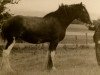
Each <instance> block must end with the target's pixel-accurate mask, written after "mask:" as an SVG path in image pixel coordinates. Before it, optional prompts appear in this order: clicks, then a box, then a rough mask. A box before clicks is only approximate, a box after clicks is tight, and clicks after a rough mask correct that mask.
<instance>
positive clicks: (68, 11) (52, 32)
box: [1, 3, 92, 71]
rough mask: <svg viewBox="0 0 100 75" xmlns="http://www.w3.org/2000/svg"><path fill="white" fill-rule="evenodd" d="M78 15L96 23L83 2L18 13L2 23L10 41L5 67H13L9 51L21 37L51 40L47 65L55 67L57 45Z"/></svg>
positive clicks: (49, 68) (34, 41)
mask: <svg viewBox="0 0 100 75" xmlns="http://www.w3.org/2000/svg"><path fill="white" fill-rule="evenodd" d="M75 19H78V20H79V21H82V22H83V23H87V24H89V25H91V24H92V22H91V19H90V16H89V13H88V11H87V9H86V7H85V5H84V4H83V3H78V4H71V5H67V4H62V5H60V6H59V7H58V9H57V10H55V11H53V12H50V13H48V14H46V15H45V16H44V17H28V16H22V15H17V16H14V17H12V18H10V19H9V20H8V21H7V22H6V23H5V24H4V25H3V26H2V38H3V39H4V40H6V41H7V43H6V46H5V49H4V50H3V53H2V65H1V69H4V70H7V71H12V68H11V67H10V62H9V54H10V52H11V49H12V48H13V46H14V44H15V42H16V40H17V39H21V40H24V41H26V42H28V43H32V44H40V43H45V42H48V43H49V49H48V52H47V54H48V60H47V69H48V70H52V69H55V61H54V60H55V59H54V56H55V51H56V48H57V45H58V43H59V42H60V41H62V40H63V39H64V37H65V33H66V29H67V27H68V26H69V25H70V23H71V22H72V21H73V20H75Z"/></svg>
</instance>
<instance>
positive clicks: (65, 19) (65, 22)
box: [44, 11, 75, 28]
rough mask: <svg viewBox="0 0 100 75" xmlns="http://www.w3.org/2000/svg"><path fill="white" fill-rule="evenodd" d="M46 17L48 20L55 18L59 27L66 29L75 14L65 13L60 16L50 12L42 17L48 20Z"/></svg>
mask: <svg viewBox="0 0 100 75" xmlns="http://www.w3.org/2000/svg"><path fill="white" fill-rule="evenodd" d="M64 12H65V11H64ZM48 17H49V18H50V17H55V18H56V19H57V20H59V22H60V23H61V25H63V26H64V27H66V28H67V27H68V26H69V25H70V23H71V22H72V21H73V20H74V19H75V14H74V12H72V11H69V12H65V14H64V13H63V12H62V13H60V14H59V13H58V12H51V13H49V14H47V15H45V16H44V18H48Z"/></svg>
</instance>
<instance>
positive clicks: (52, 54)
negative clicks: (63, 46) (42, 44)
mask: <svg viewBox="0 0 100 75" xmlns="http://www.w3.org/2000/svg"><path fill="white" fill-rule="evenodd" d="M54 56H55V51H51V59H52V62H53V67H52V69H53V70H56V68H55V66H54V65H55V57H54Z"/></svg>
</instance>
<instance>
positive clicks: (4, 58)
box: [1, 38, 15, 72]
mask: <svg viewBox="0 0 100 75" xmlns="http://www.w3.org/2000/svg"><path fill="white" fill-rule="evenodd" d="M14 44H15V39H14V38H13V39H10V40H7V44H6V48H5V50H3V53H2V63H1V70H2V71H7V72H9V71H13V70H12V69H11V67H10V63H9V54H10V52H11V49H12V48H13V46H14Z"/></svg>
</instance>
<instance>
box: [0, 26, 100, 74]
mask: <svg viewBox="0 0 100 75" xmlns="http://www.w3.org/2000/svg"><path fill="white" fill-rule="evenodd" d="M67 32H68V33H66V37H65V39H64V40H63V41H62V42H61V43H60V44H59V45H58V47H57V50H56V56H55V63H56V65H55V66H56V68H57V70H56V71H51V72H48V71H47V70H46V69H45V64H46V61H47V59H46V53H47V49H48V45H47V44H45V45H44V48H43V49H39V48H37V47H36V46H35V45H32V44H28V43H23V44H22V43H17V44H16V45H15V46H14V48H13V50H12V52H11V55H10V62H11V66H12V68H13V69H14V70H15V71H16V73H17V75H99V74H100V70H99V69H100V67H99V66H98V64H97V61H96V55H95V49H94V43H93V39H92V36H93V33H94V32H93V31H88V29H87V28H86V27H85V26H83V25H71V26H70V27H68V30H67ZM85 33H87V34H88V36H87V40H88V41H87V43H86V36H85ZM76 35H77V39H76ZM76 43H77V44H76ZM76 45H78V46H76ZM91 45H92V46H91ZM0 61H1V58H0ZM0 75H1V74H0Z"/></svg>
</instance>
